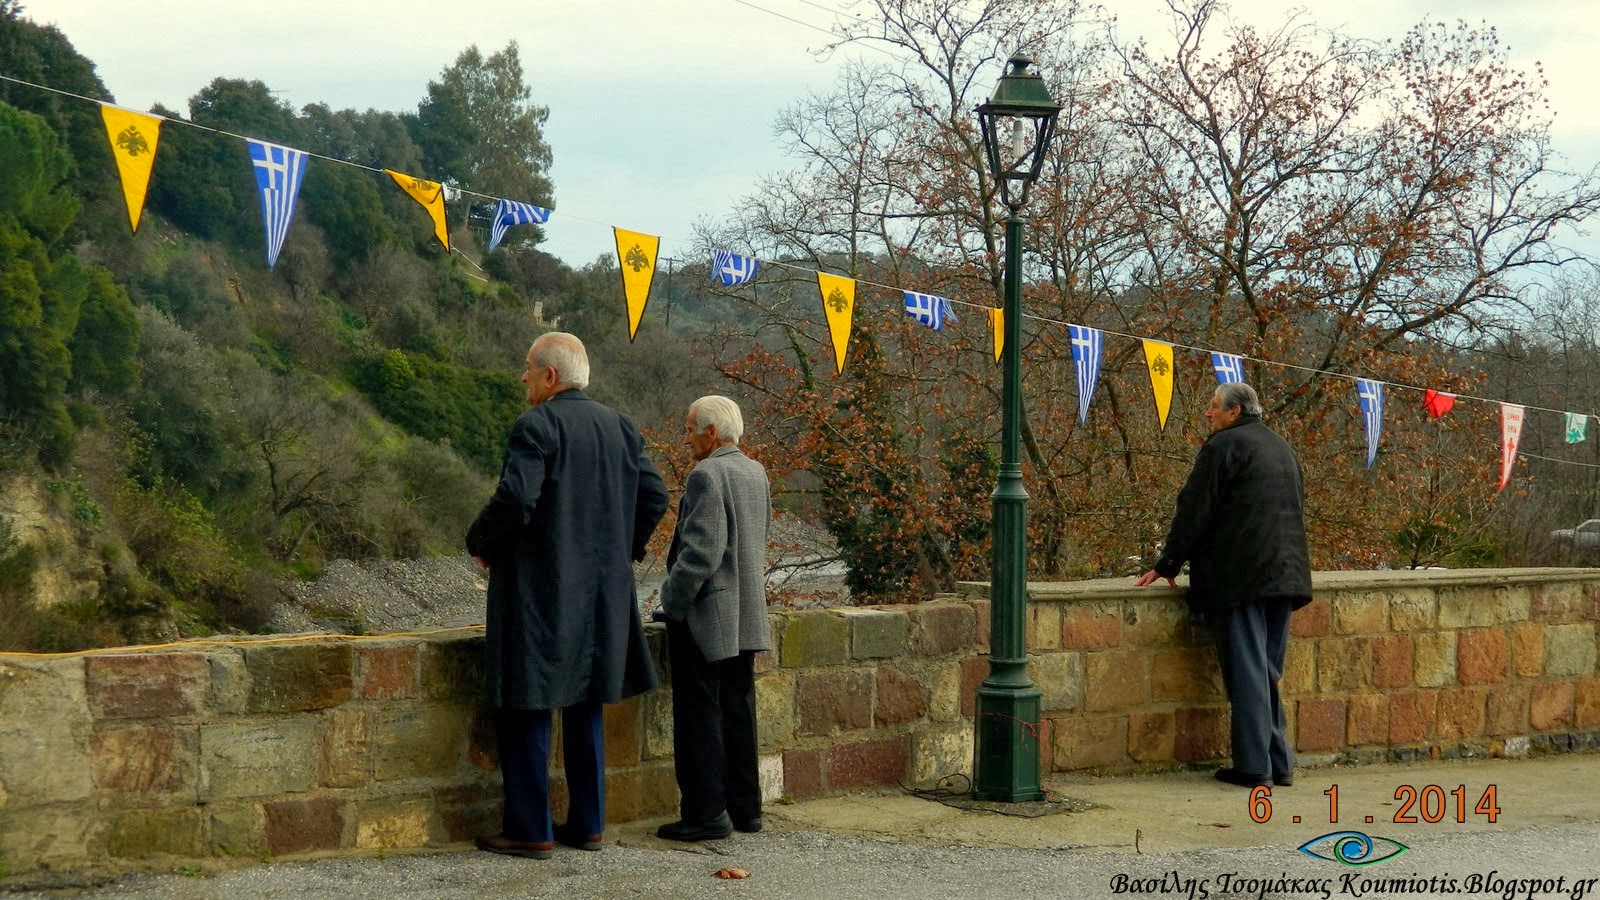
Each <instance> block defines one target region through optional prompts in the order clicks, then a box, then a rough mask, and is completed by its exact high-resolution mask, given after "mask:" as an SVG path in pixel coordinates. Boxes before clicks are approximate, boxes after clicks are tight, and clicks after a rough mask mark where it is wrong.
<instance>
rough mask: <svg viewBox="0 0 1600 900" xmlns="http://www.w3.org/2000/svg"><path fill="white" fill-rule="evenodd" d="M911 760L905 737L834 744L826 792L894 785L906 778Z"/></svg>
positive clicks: (829, 756) (829, 759)
mask: <svg viewBox="0 0 1600 900" xmlns="http://www.w3.org/2000/svg"><path fill="white" fill-rule="evenodd" d="M910 761H911V742H910V740H909V738H907V737H906V736H905V735H901V736H898V737H891V738H877V739H874V740H870V741H856V742H855V743H851V744H836V745H834V746H833V747H832V748H830V749H829V750H828V790H830V791H843V790H849V789H851V788H859V787H874V786H878V785H887V784H895V783H897V782H899V781H902V780H904V779H905V777H906V771H907V770H908V768H909V764H910Z"/></svg>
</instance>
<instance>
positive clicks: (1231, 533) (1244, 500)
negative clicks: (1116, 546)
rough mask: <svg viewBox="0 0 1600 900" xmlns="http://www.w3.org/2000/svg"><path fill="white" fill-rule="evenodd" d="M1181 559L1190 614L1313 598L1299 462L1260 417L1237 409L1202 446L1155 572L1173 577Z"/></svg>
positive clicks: (1298, 603) (1300, 602) (1297, 604)
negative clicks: (1186, 573)
mask: <svg viewBox="0 0 1600 900" xmlns="http://www.w3.org/2000/svg"><path fill="white" fill-rule="evenodd" d="M1185 562H1188V563H1189V594H1188V601H1189V607H1190V609H1193V610H1195V611H1196V612H1201V613H1203V612H1207V611H1210V610H1215V609H1226V608H1230V607H1235V606H1241V605H1244V604H1247V603H1255V602H1259V601H1263V600H1271V599H1288V600H1291V601H1293V602H1294V607H1295V608H1296V609H1298V608H1299V607H1301V606H1304V605H1305V604H1306V603H1309V602H1310V601H1311V563H1310V556H1309V554H1308V552H1307V550H1306V520H1305V500H1304V490H1303V488H1302V485H1301V480H1300V463H1299V461H1298V460H1296V459H1295V455H1294V451H1293V450H1290V449H1289V445H1288V444H1287V443H1286V442H1285V441H1284V440H1283V438H1281V437H1278V436H1277V435H1276V434H1273V433H1272V431H1270V430H1269V429H1268V428H1267V426H1265V425H1263V424H1261V417H1260V416H1252V415H1243V414H1241V415H1240V416H1239V419H1238V421H1236V422H1235V423H1234V424H1233V425H1232V426H1231V427H1228V428H1224V429H1222V430H1221V431H1218V432H1216V433H1215V434H1212V435H1211V437H1209V438H1207V439H1206V442H1205V444H1204V445H1203V446H1202V447H1201V448H1200V455H1199V456H1197V457H1196V458H1195V461H1194V471H1192V472H1190V473H1189V480H1188V482H1187V483H1186V484H1184V486H1183V490H1182V491H1181V492H1179V494H1178V511H1177V514H1176V515H1175V516H1173V519H1172V529H1171V531H1169V532H1168V534H1167V543H1166V546H1165V547H1163V548H1162V553H1161V559H1160V560H1159V561H1158V562H1157V563H1156V565H1155V570H1156V574H1157V575H1160V576H1162V577H1164V578H1171V577H1173V576H1175V575H1177V574H1178V570H1179V569H1180V568H1182V567H1183V564H1184V563H1185Z"/></svg>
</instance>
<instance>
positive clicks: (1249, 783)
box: [1217, 769, 1272, 788]
mask: <svg viewBox="0 0 1600 900" xmlns="http://www.w3.org/2000/svg"><path fill="white" fill-rule="evenodd" d="M1217 780H1218V781H1225V782H1227V783H1228V784H1237V785H1238V786H1240V787H1247V788H1253V787H1268V786H1270V785H1271V784H1272V779H1271V778H1268V777H1267V776H1265V775H1254V774H1252V773H1250V772H1241V771H1239V770H1238V769H1218V770H1217Z"/></svg>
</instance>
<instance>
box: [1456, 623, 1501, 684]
mask: <svg viewBox="0 0 1600 900" xmlns="http://www.w3.org/2000/svg"><path fill="white" fill-rule="evenodd" d="M1510 671H1511V640H1510V638H1508V637H1506V632H1505V629H1504V628H1467V629H1464V630H1462V631H1461V632H1460V634H1458V635H1457V636H1456V680H1457V681H1459V682H1460V683H1461V684H1499V683H1500V682H1502V681H1505V680H1506V677H1507V675H1508V673H1509V672H1510Z"/></svg>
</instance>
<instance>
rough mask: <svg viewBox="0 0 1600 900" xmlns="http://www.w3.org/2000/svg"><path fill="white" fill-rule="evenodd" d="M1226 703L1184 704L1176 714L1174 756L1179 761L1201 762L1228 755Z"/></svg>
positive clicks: (1228, 715)
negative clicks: (1196, 705) (1209, 704)
mask: <svg viewBox="0 0 1600 900" xmlns="http://www.w3.org/2000/svg"><path fill="white" fill-rule="evenodd" d="M1230 721H1231V717H1230V714H1229V712H1228V708H1227V707H1226V706H1200V707H1184V708H1182V709H1178V710H1177V711H1175V712H1174V713H1173V714H1172V729H1173V744H1172V756H1173V758H1174V759H1176V760H1177V761H1178V762H1201V761H1203V760H1210V759H1222V758H1223V757H1225V756H1227V755H1228V751H1229V744H1230V743H1231V741H1230V738H1229V736H1228V727H1229V722H1230Z"/></svg>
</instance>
